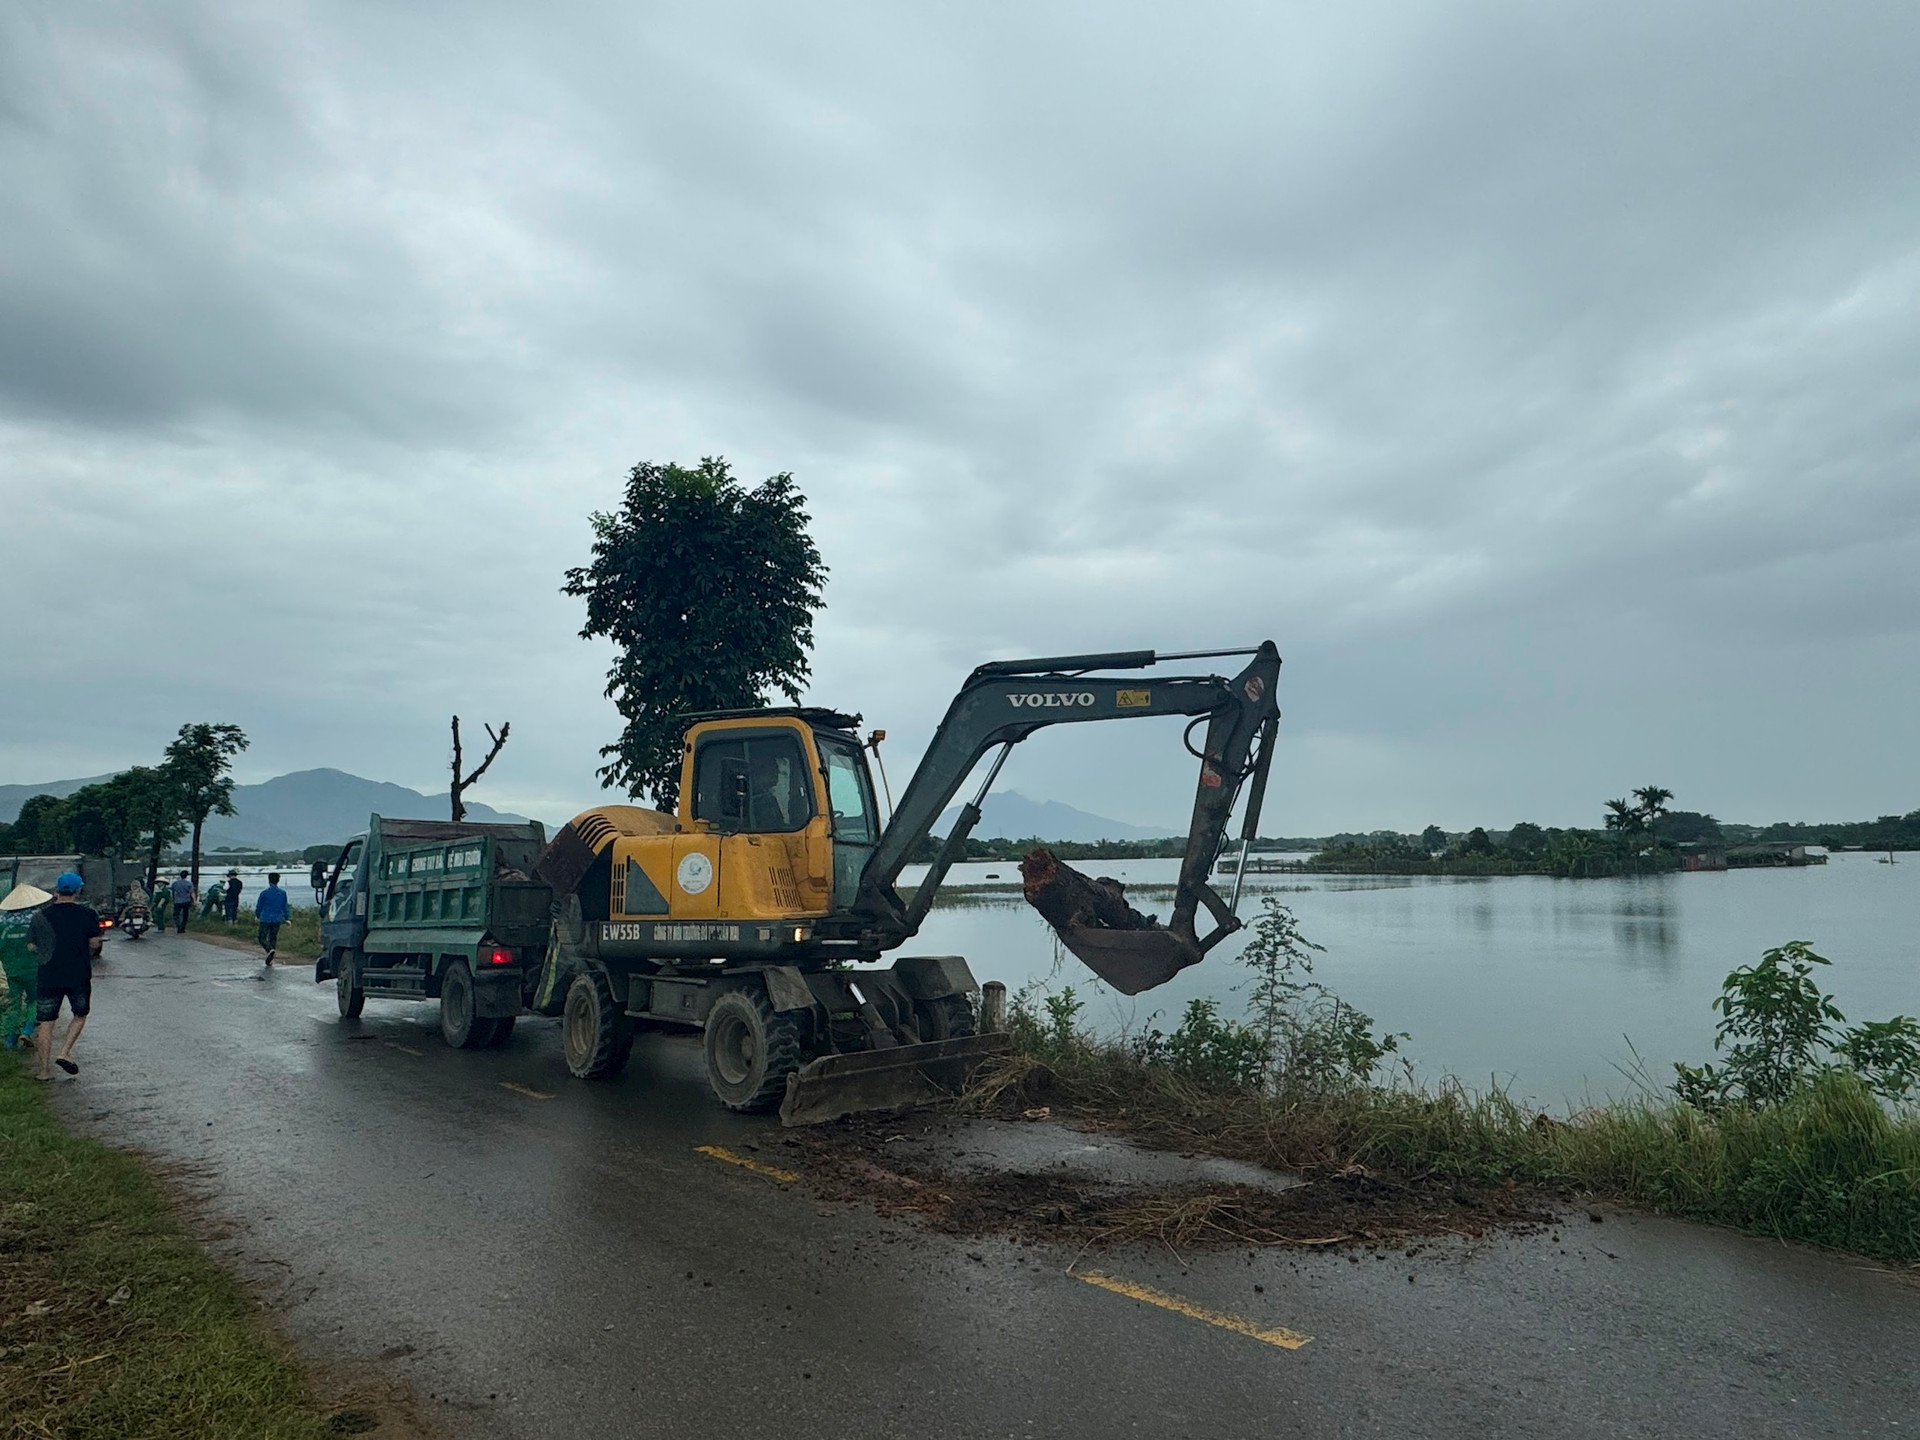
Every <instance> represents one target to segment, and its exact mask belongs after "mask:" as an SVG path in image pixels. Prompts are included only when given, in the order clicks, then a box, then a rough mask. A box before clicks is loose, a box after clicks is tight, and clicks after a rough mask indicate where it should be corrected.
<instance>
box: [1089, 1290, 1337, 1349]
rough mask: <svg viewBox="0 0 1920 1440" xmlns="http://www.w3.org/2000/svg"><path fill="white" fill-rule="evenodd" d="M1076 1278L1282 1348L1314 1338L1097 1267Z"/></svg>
mask: <svg viewBox="0 0 1920 1440" xmlns="http://www.w3.org/2000/svg"><path fill="white" fill-rule="evenodd" d="M1068 1273H1070V1274H1071V1275H1072V1276H1073V1278H1074V1279H1076V1280H1084V1281H1086V1282H1087V1284H1089V1285H1098V1286H1099V1287H1100V1288H1101V1289H1102V1290H1111V1291H1112V1292H1113V1293H1114V1294H1116V1295H1124V1296H1126V1297H1127V1298H1128V1299H1129V1300H1138V1301H1140V1302H1142V1303H1143V1304H1147V1305H1158V1306H1159V1307H1160V1308H1161V1309H1162V1310H1171V1311H1173V1313H1174V1314H1176V1315H1184V1316H1186V1317H1187V1318H1188V1319H1189V1320H1198V1321H1200V1322H1201V1323H1202V1324H1206V1325H1217V1326H1219V1327H1220V1328H1221V1329H1222V1330H1231V1331H1233V1332H1234V1333H1235V1334H1236V1335H1246V1336H1249V1337H1251V1338H1252V1339H1255V1340H1259V1341H1261V1342H1262V1343H1264V1344H1267V1345H1278V1346H1279V1347H1280V1348H1281V1349H1282V1350H1298V1349H1299V1348H1300V1347H1301V1346H1302V1345H1305V1344H1306V1343H1307V1342H1308V1341H1310V1340H1311V1339H1313V1337H1312V1336H1311V1335H1302V1334H1301V1333H1300V1332H1299V1331H1298V1330H1283V1329H1281V1328H1279V1327H1278V1326H1276V1327H1274V1328H1272V1329H1264V1328H1262V1327H1261V1326H1259V1325H1256V1324H1254V1323H1253V1322H1252V1321H1251V1320H1242V1319H1241V1318H1240V1317H1239V1316H1238V1315H1222V1314H1221V1313H1220V1312H1219V1311H1218V1310H1208V1309H1205V1308H1204V1307H1202V1306H1199V1305H1195V1304H1194V1303H1192V1302H1191V1301H1189V1300H1182V1299H1181V1298H1180V1297H1179V1296H1178V1295H1168V1294H1165V1293H1164V1292H1162V1291H1159V1290H1155V1289H1153V1288H1152V1287H1150V1286H1147V1285H1136V1284H1134V1283H1133V1282H1132V1281H1131V1280H1120V1279H1116V1278H1115V1277H1114V1276H1112V1275H1103V1274H1101V1273H1100V1272H1099V1271H1098V1270H1075V1271H1070V1272H1068Z"/></svg>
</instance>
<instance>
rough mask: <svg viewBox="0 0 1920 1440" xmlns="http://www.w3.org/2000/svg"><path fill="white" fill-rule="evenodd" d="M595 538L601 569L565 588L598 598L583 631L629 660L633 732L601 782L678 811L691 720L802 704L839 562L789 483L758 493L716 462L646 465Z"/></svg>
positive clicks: (626, 677) (623, 695)
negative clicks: (832, 563) (776, 695)
mask: <svg viewBox="0 0 1920 1440" xmlns="http://www.w3.org/2000/svg"><path fill="white" fill-rule="evenodd" d="M593 535H594V539H593V558H592V561H591V563H589V564H587V565H584V566H581V567H579V568H577V569H572V570H569V571H567V578H566V584H565V585H564V586H562V587H561V588H562V593H563V594H567V595H575V596H579V597H580V598H582V599H584V600H585V601H586V602H587V623H586V625H585V626H583V627H582V629H581V631H580V634H581V637H582V638H583V639H595V638H606V639H609V640H611V641H613V643H614V645H615V647H616V648H617V650H618V652H619V653H618V654H617V655H616V657H615V659H614V662H613V666H612V668H611V669H609V670H608V672H607V690H606V693H607V696H608V698H609V699H611V700H612V701H613V702H614V705H615V706H616V707H617V708H618V709H619V711H620V715H621V718H622V719H624V720H625V721H626V729H625V731H624V732H623V733H622V734H621V736H620V739H619V740H618V741H616V742H615V743H614V744H612V745H608V746H605V747H604V748H603V749H602V750H601V752H600V753H601V755H602V756H603V757H605V758H606V760H607V763H606V764H605V765H604V766H602V767H601V769H600V779H601V783H602V784H604V785H607V786H609V787H611V786H615V785H621V786H624V787H625V788H626V791H627V793H628V794H629V795H631V796H635V797H638V796H639V795H641V794H642V793H647V794H651V795H652V796H653V798H654V803H655V804H657V805H659V806H660V807H661V808H663V809H669V808H671V807H672V806H673V804H674V801H675V799H676V798H677V796H678V794H679V790H680V757H681V732H682V730H683V728H684V722H683V718H682V717H683V716H685V715H687V714H688V713H690V712H698V711H703V710H731V709H739V708H744V707H749V706H757V705H764V704H766V703H767V699H768V694H769V692H771V691H779V692H780V693H781V694H784V695H785V696H786V697H787V698H788V699H790V700H793V701H798V700H799V698H800V692H801V687H802V686H803V685H804V684H805V683H806V680H807V678H808V675H809V674H810V673H811V670H810V666H809V663H808V658H807V652H808V651H809V649H810V648H811V647H812V645H813V617H814V613H815V612H816V611H817V610H818V609H819V608H820V605H821V593H820V591H821V586H822V585H824V584H825V582H826V578H827V567H826V566H825V565H824V564H823V563H822V562H821V559H820V551H819V550H818V549H817V548H816V547H815V545H814V543H813V539H812V537H811V536H810V535H809V534H808V533H807V511H806V499H805V497H804V496H803V495H802V494H801V493H800V490H799V487H798V486H796V485H795V484H794V481H793V477H792V476H791V475H785V474H782V475H775V476H773V477H772V478H771V479H769V480H766V481H764V482H763V483H762V484H760V485H758V486H756V487H755V488H753V489H751V490H749V489H747V488H746V487H745V486H744V485H743V484H741V483H740V482H739V481H737V480H735V479H734V478H733V475H732V473H731V472H730V471H729V470H728V468H727V462H726V461H725V460H722V459H718V458H713V457H709V458H706V459H703V460H702V461H701V462H700V464H699V465H698V466H697V467H696V468H694V469H691V470H689V469H687V468H685V467H683V466H680V465H671V464H669V465H656V464H651V463H649V464H641V465H636V466H634V467H633V470H632V473H631V474H629V475H628V477H627V488H626V494H625V495H624V497H623V498H622V500H621V504H620V508H619V510H617V511H614V512H611V513H601V512H595V514H594V516H593Z"/></svg>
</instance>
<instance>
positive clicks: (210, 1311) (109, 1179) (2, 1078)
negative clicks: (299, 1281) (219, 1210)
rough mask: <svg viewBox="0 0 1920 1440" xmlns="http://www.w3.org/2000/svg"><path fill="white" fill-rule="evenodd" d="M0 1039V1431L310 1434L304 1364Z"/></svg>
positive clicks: (302, 1439) (296, 1438)
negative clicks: (54, 1103) (62, 1117)
mask: <svg viewBox="0 0 1920 1440" xmlns="http://www.w3.org/2000/svg"><path fill="white" fill-rule="evenodd" d="M46 1102H47V1096H46V1087H45V1086H43V1085H38V1084H36V1083H35V1082H34V1081H33V1080H31V1079H30V1078H28V1073H27V1070H26V1067H25V1066H24V1065H23V1064H21V1063H20V1062H19V1060H18V1059H17V1057H16V1056H15V1055H13V1054H11V1053H4V1054H0V1435H7V1436H15V1435H17V1436H22V1437H25V1436H55V1435H58V1436H62V1437H69V1440H95V1437H98V1440H109V1437H111V1440H124V1437H133V1436H139V1437H153V1440H171V1437H180V1440H187V1437H194V1440H220V1437H233V1440H243V1437H244V1440H258V1437H271V1440H280V1437H284V1440H308V1437H320V1436H325V1435H330V1434H333V1433H336V1431H335V1429H333V1428H330V1426H329V1423H328V1419H327V1416H326V1415H325V1414H324V1413H323V1412H322V1410H321V1409H320V1407H319V1406H318V1405H317V1403H316V1401H315V1399H314V1397H313V1395H312V1393H311V1391H310V1389H309V1386H308V1382H307V1377H306V1375H305V1373H304V1372H303V1370H302V1369H301V1367H300V1365H299V1364H298V1363H297V1362H296V1361H295V1360H294V1358H293V1356H292V1355H291V1354H290V1353H289V1351H288V1349H287V1347H286V1345H285V1344H284V1342H282V1341H281V1340H280V1338H279V1337H278V1336H276V1335H275V1334H274V1333H273V1332H272V1330H271V1329H270V1328H269V1327H268V1325H267V1324H266V1322H265V1321H264V1319H263V1318H262V1317H261V1315H260V1314H259V1312H258V1310H257V1309H256V1307H255V1306H254V1305H253V1304H252V1302H251V1301H250V1300H249V1299H248V1297H247V1295H246V1293H245V1291H244V1290H243V1289H242V1288H241V1286H240V1284H239V1282H237V1281H236V1280H234V1279H233V1278H232V1277H231V1276H229V1275H228V1274H227V1273H226V1272H225V1271H224V1270H222V1269H220V1267H219V1266H218V1265H216V1264H215V1263H214V1262H213V1261H212V1260H211V1259H209V1258H208V1257H207V1256H206V1255H205V1254H204V1253H203V1252H202V1251H201V1250H200V1248H199V1247H198V1246H197V1245H195V1244H194V1242H193V1241H192V1240H191V1239H190V1238H189V1237H188V1236H187V1235H186V1234H185V1232H184V1231H183V1229H182V1227H181V1224H180V1221H179V1219H178V1217H177V1216H176V1215H175V1213H174V1211H173V1209H172V1207H171V1206H170V1205H169V1203H168V1200H167V1197H166V1195H165V1194H164V1192H163V1191H162V1190H161V1187H160V1185H159V1184H158V1182H156V1181H155V1179H154V1178H153V1176H151V1175H150V1174H149V1173H148V1172H147V1171H146V1169H145V1168H144V1167H143V1166H142V1165H141V1164H140V1162H139V1161H138V1160H136V1159H134V1158H133V1157H132V1156H129V1155H125V1154H122V1153H121V1152H119V1151H117V1150H113V1149H111V1148H109V1147H107V1146H105V1145H101V1144H98V1143H97V1142H95V1141H92V1140H86V1139H81V1138H79V1137H77V1136H74V1135H71V1134H69V1133H67V1131H66V1130H64V1129H63V1128H62V1127H61V1126H60V1124H59V1122H58V1121H57V1120H56V1119H55V1118H54V1117H53V1115H52V1114H51V1113H50V1111H49V1110H48V1108H47V1103H46Z"/></svg>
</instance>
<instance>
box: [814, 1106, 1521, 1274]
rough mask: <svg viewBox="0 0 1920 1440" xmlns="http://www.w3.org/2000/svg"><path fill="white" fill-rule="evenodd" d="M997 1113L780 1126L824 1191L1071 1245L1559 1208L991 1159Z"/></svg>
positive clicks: (1181, 1241)
mask: <svg viewBox="0 0 1920 1440" xmlns="http://www.w3.org/2000/svg"><path fill="white" fill-rule="evenodd" d="M1032 1116H1033V1118H1032V1119H1031V1120H1030V1121H1029V1122H1028V1123H1031V1124H1035V1125H1038V1126H1043V1127H1046V1128H1047V1129H1048V1130H1050V1131H1052V1132H1055V1134H1056V1135H1057V1137H1058V1140H1059V1143H1060V1144H1061V1145H1062V1148H1069V1149H1070V1148H1081V1149H1088V1148H1093V1147H1091V1146H1074V1145H1073V1143H1072V1142H1074V1141H1075V1140H1078V1139H1083V1138H1088V1136H1089V1133H1090V1132H1085V1131H1081V1130H1077V1129H1074V1128H1070V1127H1068V1126H1065V1125H1062V1124H1060V1123H1059V1122H1058V1121H1057V1120H1055V1119H1054V1118H1053V1116H1052V1115H1051V1114H1050V1113H1047V1112H1046V1111H1044V1110H1042V1109H1039V1108H1035V1109H1034V1110H1033V1111H1032ZM992 1123H994V1122H991V1121H986V1122H982V1121H978V1120H974V1119H972V1118H970V1117H967V1116H962V1115H953V1114H949V1113H941V1112H931V1113H930V1112H921V1113H919V1114H916V1115H911V1116H907V1117H871V1116H868V1117H855V1118H850V1119H848V1120H843V1121H840V1122H837V1123H835V1124H832V1125H823V1126H815V1127H811V1128H809V1129H806V1130H803V1131H799V1132H795V1133H794V1134H792V1135H789V1136H787V1137H783V1141H782V1148H783V1149H784V1150H785V1152H786V1154H787V1155H788V1156H789V1157H790V1158H791V1162H792V1163H793V1168H794V1169H795V1170H797V1171H798V1172H799V1173H800V1175H801V1177H802V1179H803V1180H804V1181H805V1183H806V1184H808V1185H809V1186H810V1187H811V1188H812V1189H813V1190H814V1191H815V1193H816V1194H819V1195H820V1196H821V1197H822V1198H825V1199H830V1200H838V1201H845V1202H849V1203H858V1204H866V1205H870V1206H873V1207H874V1208H875V1209H877V1210H878V1211H879V1212H880V1213H881V1214H883V1215H889V1216H895V1217H902V1218H910V1219H913V1220H916V1221H918V1222H920V1223H922V1224H924V1225H927V1226H929V1227H931V1228H932V1229H935V1230H939V1231H943V1232H946V1233H948V1234H954V1235H964V1236H980V1235H1007V1236H1013V1237H1016V1238H1019V1239H1023V1240H1028V1241H1036V1242H1047V1243H1053V1244H1062V1245H1073V1246H1076V1247H1095V1248H1103V1247H1108V1246H1118V1245H1130V1244H1137V1243H1140V1242H1143V1241H1153V1242H1159V1243H1163V1244H1167V1245H1171V1246H1175V1247H1188V1246H1192V1247H1221V1246H1234V1247H1241V1246H1296V1247H1304V1248H1316V1249H1317V1248H1326V1247H1336V1246H1342V1245H1368V1246H1371V1245H1380V1244H1399V1243H1404V1242H1406V1241H1409V1240H1413V1239H1419V1238H1427V1237H1437V1236H1463V1237H1480V1236H1484V1235H1486V1234H1488V1233H1489V1232H1491V1231H1494V1230H1531V1229H1535V1228H1538V1227H1541V1226H1545V1225H1548V1224H1551V1223H1553V1222H1554V1219H1555V1216H1554V1215H1553V1213H1551V1211H1550V1210H1549V1209H1548V1207H1547V1202H1546V1201H1545V1200H1544V1199H1543V1198H1542V1197H1538V1196H1533V1195H1529V1194H1527V1193H1525V1192H1522V1191H1520V1190H1518V1189H1516V1188H1515V1187H1514V1186H1512V1185H1510V1184H1509V1185H1504V1186H1494V1187H1485V1186H1473V1185H1468V1184H1463V1183H1458V1182H1452V1181H1441V1180H1433V1179H1429V1180H1420V1181H1405V1180H1401V1179H1397V1178H1395V1177H1392V1176H1389V1175H1385V1174H1381V1173H1377V1172H1374V1171H1370V1170H1367V1169H1364V1168H1362V1167H1360V1166H1350V1167H1347V1168H1346V1169H1344V1170H1341V1171H1338V1172H1334V1173H1328V1174H1323V1175H1312V1174H1308V1175H1300V1176H1287V1177H1281V1176H1274V1177H1272V1180H1273V1182H1276V1183H1265V1184H1262V1183H1245V1182H1239V1183H1235V1182H1233V1181H1220V1180H1212V1179H1208V1178H1205V1177H1204V1175H1202V1174H1200V1173H1195V1174H1193V1176H1192V1178H1190V1179H1188V1180H1185V1181H1181V1180H1177V1179H1176V1180H1172V1181H1168V1180H1166V1179H1160V1180H1157V1181H1155V1182H1153V1183H1146V1184H1142V1183H1129V1182H1126V1181H1114V1180H1111V1179H1103V1178H1100V1177H1097V1176H1089V1175H1087V1174H1084V1173H1076V1172H1074V1171H1072V1170H1069V1169H1065V1168H1062V1167H1060V1166H1053V1165H1030V1166H1013V1167H1009V1168H1005V1169H997V1168H991V1167H984V1168H983V1167H982V1166H981V1165H980V1164H979V1163H978V1160H977V1156H975V1155H974V1152H973V1150H972V1148H971V1147H970V1144H969V1142H970V1140H971V1139H972V1138H973V1132H974V1131H975V1130H976V1129H977V1127H978V1126H980V1125H982V1124H992ZM1091 1134H1093V1135H1095V1136H1097V1134H1098V1132H1091ZM1187 1158H1189V1159H1194V1158H1197V1157H1192V1156H1189V1157H1187ZM963 1161H964V1162H965V1163H962V1162H963ZM1195 1168H1196V1171H1197V1169H1198V1167H1195Z"/></svg>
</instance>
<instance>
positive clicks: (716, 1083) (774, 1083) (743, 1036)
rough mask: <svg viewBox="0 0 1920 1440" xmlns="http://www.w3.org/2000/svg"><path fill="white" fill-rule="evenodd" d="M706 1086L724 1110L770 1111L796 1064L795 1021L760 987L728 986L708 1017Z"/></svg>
mask: <svg viewBox="0 0 1920 1440" xmlns="http://www.w3.org/2000/svg"><path fill="white" fill-rule="evenodd" d="M705 1041H706V1046H705V1048H706V1057H707V1085H708V1086H709V1087H710V1088H711V1089H712V1091H713V1093H714V1095H715V1096H717V1097H718V1098H719V1101H720V1103H721V1104H722V1105H724V1106H726V1107H727V1108H728V1109H729V1110H740V1111H744V1112H747V1113H749V1114H757V1113H759V1112H761V1111H766V1110H771V1109H773V1108H774V1107H775V1106H777V1105H778V1104H779V1103H780V1101H781V1099H782V1098H783V1097H784V1096H785V1095H786V1093H787V1076H789V1075H791V1074H792V1073H793V1072H794V1071H795V1070H798V1069H799V1068H800V1022H799V1020H798V1018H797V1017H796V1016H795V1015H794V1014H793V1013H792V1012H785V1011H778V1010H775V1009H774V1008H773V1001H772V1000H770V999H768V998H767V993H766V991H764V990H761V989H759V988H757V987H756V988H752V989H746V990H729V991H728V992H727V993H726V994H725V995H722V996H721V997H720V998H719V999H718V1000H717V1001H715V1002H714V1006H713V1010H712V1011H711V1013H709V1014H708V1016H707V1031H706V1036H705Z"/></svg>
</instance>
